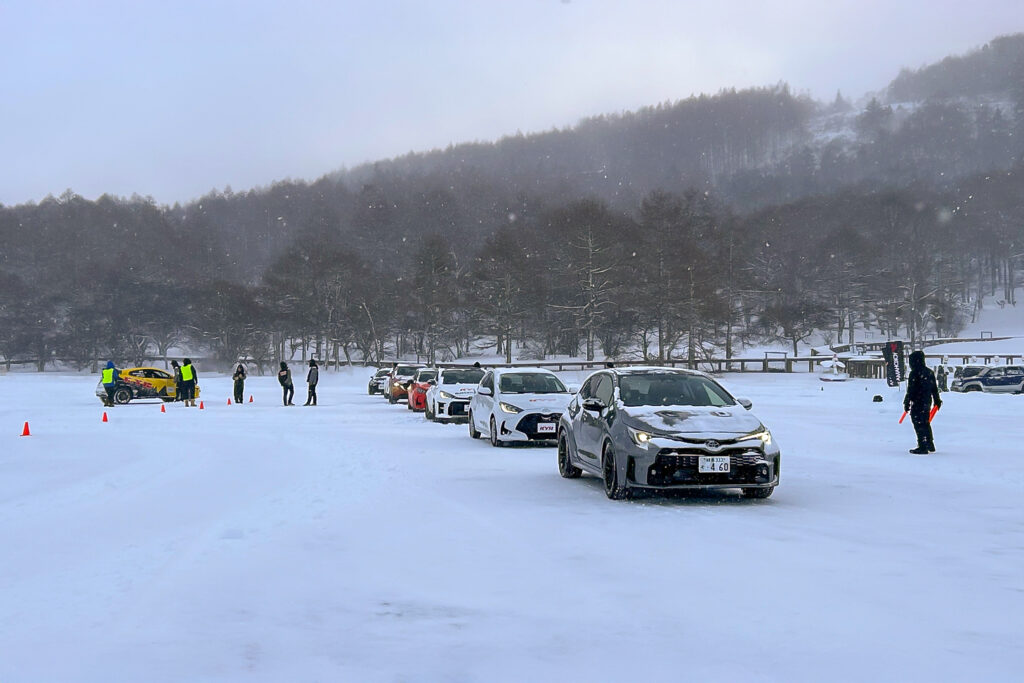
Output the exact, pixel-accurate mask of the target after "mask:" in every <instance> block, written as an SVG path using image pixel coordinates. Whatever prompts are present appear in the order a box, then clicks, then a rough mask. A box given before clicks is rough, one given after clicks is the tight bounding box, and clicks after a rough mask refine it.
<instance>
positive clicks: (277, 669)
mask: <svg viewBox="0 0 1024 683" xmlns="http://www.w3.org/2000/svg"><path fill="white" fill-rule="evenodd" d="M364 377H365V373H364V371H358V372H352V373H339V374H335V373H324V375H323V381H322V382H321V388H320V392H319V393H320V402H321V405H320V406H319V407H317V408H304V407H295V408H283V407H281V406H280V405H279V403H280V398H279V392H278V388H277V386H276V382H275V381H274V379H273V378H257V379H255V380H250V381H249V383H248V386H247V389H246V392H247V394H248V393H252V394H254V395H255V398H256V402H255V403H252V404H245V405H242V406H230V407H229V406H227V405H225V402H226V398H227V396H228V395H229V393H230V380H228V379H227V378H224V377H217V378H205V377H204V378H203V379H202V380H201V384H202V388H203V397H204V401H205V404H206V409H205V410H203V411H199V410H197V409H185V408H183V407H181V406H179V405H170V406H168V412H167V413H165V414H164V413H160V411H159V407H158V405H159V404H153V403H149V404H145V403H143V404H138V405H129V406H120V407H117V408H114V409H110V410H108V414H109V416H110V422H109V423H103V422H101V421H100V417H101V414H102V410H103V409H102V407H101V406H100V403H99V401H98V400H97V399H96V398H95V397H94V396H93V388H94V386H95V383H96V378H95V377H85V376H74V375H53V374H47V375H36V374H11V375H7V376H3V377H0V392H2V395H3V396H4V401H3V403H2V404H0V431H2V434H0V472H2V474H0V548H2V550H0V586H3V592H2V594H0V595H2V597H0V680H2V681H5V682H6V681H103V682H104V683H109V682H111V681H214V680H216V681H221V680H246V681H316V680H320V681H377V680H380V681H394V680H417V681H418V680H424V681H432V680H448V681H478V680H479V681H527V680H529V681H534V680H536V681H542V680H549V681H565V680H583V679H586V678H590V679H592V680H629V681H636V680H645V681H659V680H665V681H669V680H671V681H677V680H701V681H709V680H741V681H758V680H773V681H826V680H827V681H837V680H850V681H854V680H856V681H865V680H871V681H887V680H902V681H906V680H917V681H921V680H942V681H964V680H972V681H1011V680H1020V675H1021V664H1022V662H1024V638H1022V633H1024V618H1022V616H1021V615H1022V614H1024V577H1022V573H1021V568H1022V567H1024V495H1022V493H1024V457H1022V452H1024V451H1022V447H1021V443H1022V437H1024V428H1022V426H1021V424H1022V421H1021V415H1022V412H1024V396H1000V395H988V394H983V395H953V394H947V395H946V399H945V400H946V405H945V407H944V408H943V410H942V411H941V412H940V413H939V415H938V417H937V418H936V420H935V431H936V444H937V445H938V449H939V450H938V452H937V453H935V454H934V455H932V456H928V457H915V456H912V455H910V454H908V453H907V449H908V448H910V447H912V446H913V444H914V438H913V430H912V428H911V426H910V425H909V420H908V421H906V422H905V423H904V424H903V425H897V419H898V418H899V414H900V412H901V408H900V402H899V395H898V394H896V393H895V392H893V390H891V389H887V388H886V387H885V386H884V384H883V383H881V382H873V381H851V382H846V383H842V384H835V385H824V386H823V385H822V383H821V382H819V381H818V380H817V379H816V378H815V377H814V376H813V375H807V374H795V375H781V374H769V375H762V374H757V375H755V374H749V375H738V374H733V375H727V376H725V377H724V380H723V381H724V383H725V384H726V386H728V387H729V388H730V389H731V390H733V391H734V393H736V394H738V395H743V396H748V397H750V398H751V399H753V401H754V411H755V413H756V414H757V415H758V416H760V417H761V418H762V419H763V420H764V421H765V423H766V424H768V425H769V426H770V427H771V429H772V431H773V432H774V434H775V437H776V438H777V439H778V440H779V442H780V443H781V445H782V449H783V465H782V485H781V486H780V487H779V488H778V489H777V490H776V493H775V496H774V497H773V498H771V499H769V500H766V501H745V500H741V499H740V498H739V496H738V495H733V494H731V493H723V494H717V495H710V496H704V497H687V498H679V497H656V498H651V499H645V500H642V501H627V502H612V501H609V500H607V499H606V498H605V496H604V493H603V490H602V488H601V485H600V483H599V481H598V480H596V479H593V478H584V479H582V480H577V481H567V480H563V479H561V478H559V476H558V473H557V470H556V466H555V452H554V449H552V448H538V447H532V448H505V449H492V448H491V447H490V446H488V445H487V444H486V443H485V442H484V441H473V440H471V439H469V437H468V436H467V433H466V432H467V430H466V427H465V426H464V425H450V426H442V425H435V424H429V423H426V422H425V421H424V420H423V418H422V416H421V415H414V414H412V413H410V412H408V411H407V410H406V409H405V406H404V404H402V405H399V406H390V405H388V404H387V402H386V401H384V400H383V399H381V398H379V397H376V396H375V397H370V396H367V395H366V388H365V381H364ZM575 377H576V376H573V377H571V378H570V379H574V378H575ZM876 393H879V394H883V395H884V396H885V402H883V403H872V402H871V396H872V395H873V394H876ZM297 394H298V395H297V396H296V398H297V399H304V387H299V391H298V392H297ZM299 402H300V403H301V400H300V401H299ZM25 420H29V421H30V424H31V429H32V433H33V436H31V437H29V438H21V437H19V436H17V435H18V434H19V433H20V432H21V428H22V424H23V422H24V421H25Z"/></svg>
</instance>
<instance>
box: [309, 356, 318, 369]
mask: <svg viewBox="0 0 1024 683" xmlns="http://www.w3.org/2000/svg"><path fill="white" fill-rule="evenodd" d="M309 367H311V368H315V367H316V361H315V360H313V359H312V358H310V359H309Z"/></svg>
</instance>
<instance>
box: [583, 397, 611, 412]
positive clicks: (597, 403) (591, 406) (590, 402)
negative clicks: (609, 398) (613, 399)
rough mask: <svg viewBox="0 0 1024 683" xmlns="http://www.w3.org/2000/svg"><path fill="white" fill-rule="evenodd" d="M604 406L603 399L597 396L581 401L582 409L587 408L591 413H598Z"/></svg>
mask: <svg viewBox="0 0 1024 683" xmlns="http://www.w3.org/2000/svg"><path fill="white" fill-rule="evenodd" d="M605 407H606V406H605V405H604V401H602V400H601V399H599V398H588V399H586V400H585V401H583V410H589V411H590V412H592V413H600V412H601V411H602V410H604V409H605Z"/></svg>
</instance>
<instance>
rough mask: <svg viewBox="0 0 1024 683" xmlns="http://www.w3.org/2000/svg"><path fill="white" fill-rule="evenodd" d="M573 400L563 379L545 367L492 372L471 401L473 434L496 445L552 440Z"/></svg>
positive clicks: (470, 411) (485, 374)
mask: <svg viewBox="0 0 1024 683" xmlns="http://www.w3.org/2000/svg"><path fill="white" fill-rule="evenodd" d="M571 399H572V394H570V393H569V390H568V389H566V388H565V385H564V384H562V380H560V379H558V376H557V375H555V373H553V372H551V371H550V370H544V369H542V368H503V369H496V370H488V371H487V372H486V373H484V376H483V378H482V379H481V380H480V385H479V386H478V387H477V389H476V393H474V394H473V398H471V399H470V401H469V435H470V436H471V437H473V438H474V439H479V438H480V437H481V436H487V437H488V439H490V442H491V445H492V446H503V445H505V444H506V443H509V442H512V441H520V442H522V441H551V442H554V440H555V439H556V438H557V436H558V419H559V418H560V417H561V416H562V413H563V412H564V411H565V408H566V406H568V405H569V401H570V400H571Z"/></svg>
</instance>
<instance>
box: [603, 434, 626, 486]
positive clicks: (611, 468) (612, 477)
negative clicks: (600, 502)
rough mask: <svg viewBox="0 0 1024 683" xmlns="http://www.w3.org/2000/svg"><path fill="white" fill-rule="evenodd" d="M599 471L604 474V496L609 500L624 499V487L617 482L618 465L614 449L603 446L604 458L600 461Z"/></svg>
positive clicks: (610, 446) (607, 445) (606, 445)
mask: <svg viewBox="0 0 1024 683" xmlns="http://www.w3.org/2000/svg"><path fill="white" fill-rule="evenodd" d="M601 470H602V472H603V473H604V495H606V496H608V497H609V498H610V499H611V500H621V499H622V498H625V497H626V487H624V486H622V484H621V483H620V482H619V468H618V463H616V462H615V449H614V448H612V445H611V444H610V443H609V444H605V447H604V457H603V458H602V461H601Z"/></svg>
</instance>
